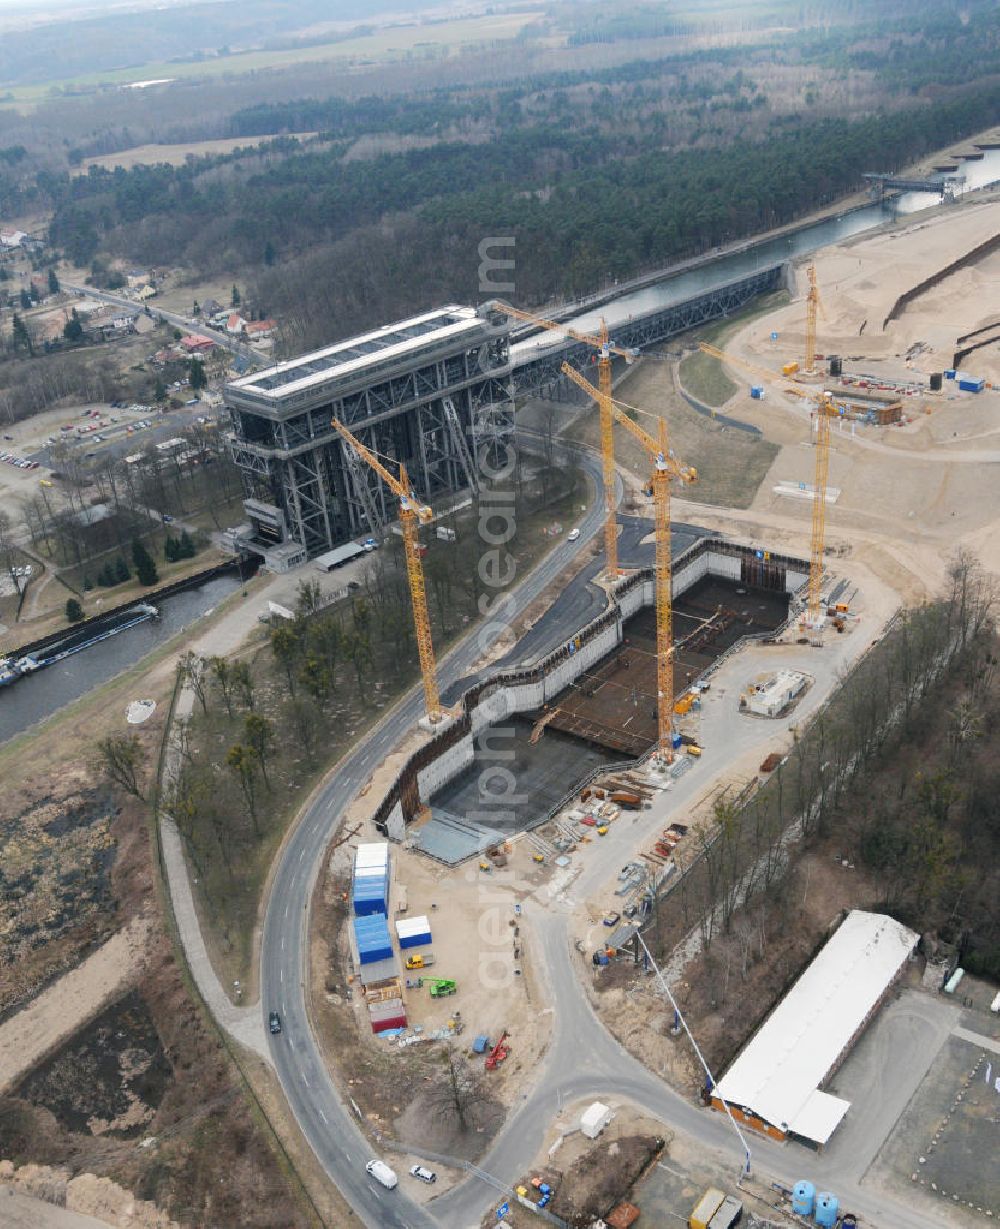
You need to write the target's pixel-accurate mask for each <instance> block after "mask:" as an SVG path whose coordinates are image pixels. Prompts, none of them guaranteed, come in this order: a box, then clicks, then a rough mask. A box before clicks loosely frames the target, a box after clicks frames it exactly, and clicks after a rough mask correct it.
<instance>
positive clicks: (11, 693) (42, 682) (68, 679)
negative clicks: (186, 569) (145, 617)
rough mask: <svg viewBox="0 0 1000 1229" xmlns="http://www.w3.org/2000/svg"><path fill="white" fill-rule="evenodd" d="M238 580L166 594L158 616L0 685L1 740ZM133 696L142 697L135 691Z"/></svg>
mask: <svg viewBox="0 0 1000 1229" xmlns="http://www.w3.org/2000/svg"><path fill="white" fill-rule="evenodd" d="M241 583H242V582H241V581H240V578H239V577H238V576H236V575H232V576H217V577H215V578H214V579H212V580H208V581H206V582H205V583H204V584H203V585H199V586H198V587H197V588H195V589H186V590H185V591H184V592H182V593H175V594H173V595H172V596H170V597H165V598H163V599H162V600H161V601H157V602H156V603H155V604H156V607H157V609H158V610H159V611H160V618H159V619H153V620H150V621H149V622H146V623H140V624H138V625H137V626H135V627H130V628H128V629H127V630H126V631H123V632H119V633H118V635H117V636H112V637H111V638H110V639H109V640H103V641H101V642H100V643H99V644H94V645H91V646H90V647H89V648H86V649H83V650H82V651H81V652H79V653H74V654H73V656H72V657H67V658H66V659H65V660H63V661H60V662H56V663H55V665H52V666H47V667H46V668H45V669H43V670H39V671H38V673H37V674H29V675H26V676H25V677H24V678H22V679H19V680H18V681H17V682H16V683H13V684H12V685H11V686H9V687H4V688H2V689H0V743H2V742H6V741H7V739H9V738H13V736H14V735H15V734H19V733H21V731H22V730H26V729H27V728H28V727H29V726H31V725H34V724H35V722H36V721H42V720H43V719H44V718H46V717H50V716H51V715H52V714H53V713H55V712H57V711H58V710H59V709H60V708H62V707H63V705H65V704H69V703H71V702H72V701H73V700H77V699H79V697H80V696H83V695H86V693H87V692H88V691H90V690H91V689H92V688H94V687H99V686H100V685H101V684H102V683H106V682H107V681H108V680H109V679H111V678H113V677H114V676H115V675H116V674H120V673H121V671H122V670H127V669H128V667H129V666H133V665H135V663H136V662H137V661H140V660H141V659H142V658H143V657H145V656H146V654H147V653H151V652H152V651H153V649H155V648H157V647H158V646H159V645H161V644H163V643H164V641H166V640H169V639H170V637H171V636H174V635H176V634H177V632H179V631H183V630H184V628H186V627H189V626H190V625H191V624H192V623H194V622H195V620H196V619H200V618H201V617H202V616H203V615H206V614H208V613H209V612H210V611H211V610H214V608H215V607H216V606H218V604H219V602H221V601H222V599H223V598H224V597H227V596H228V595H229V594H230V593H232V592H233V590H234V589H238V588H239V587H240V585H241ZM133 698H134V699H140V698H141V697H140V696H139V695H138V694H137V695H136V696H135V697H133ZM123 715H124V713H123Z"/></svg>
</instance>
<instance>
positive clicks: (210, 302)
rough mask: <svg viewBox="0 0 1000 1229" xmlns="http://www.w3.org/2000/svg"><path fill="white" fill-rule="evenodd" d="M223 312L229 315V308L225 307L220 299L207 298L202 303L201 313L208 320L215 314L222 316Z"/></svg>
mask: <svg viewBox="0 0 1000 1229" xmlns="http://www.w3.org/2000/svg"><path fill="white" fill-rule="evenodd" d="M223 312H225V313H226V315H227V316H228V315H229V312H228V311H227V309H226V308H225V307H223V305H222V304H221V303H220V302H219V300H218V299H206V300H205V302H204V303H202V305H201V314H202V316H203V317H204V319H206V320H211V319H212V317H213V316H220V315H222V313H223Z"/></svg>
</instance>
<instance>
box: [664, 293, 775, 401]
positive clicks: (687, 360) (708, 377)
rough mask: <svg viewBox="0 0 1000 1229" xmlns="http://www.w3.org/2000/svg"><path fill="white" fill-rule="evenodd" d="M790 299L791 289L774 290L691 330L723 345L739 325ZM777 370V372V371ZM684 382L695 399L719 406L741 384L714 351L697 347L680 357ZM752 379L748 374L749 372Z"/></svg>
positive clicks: (701, 338)
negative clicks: (732, 315) (732, 314)
mask: <svg viewBox="0 0 1000 1229" xmlns="http://www.w3.org/2000/svg"><path fill="white" fill-rule="evenodd" d="M787 302H788V292H787V291H786V290H779V291H777V292H776V293H774V294H769V295H765V296H764V297H763V298H760V299H758V300H757V301H756V302H755V303H754V304H753V306H752V307H749V308H747V310H746V311H742V312H740V313H739V315H737V316H736V317H735V318H733V319H731V320H719V321H717V322H716V323H715V324H710V325H707V326H706V327H705V328H703V329H698V330H696V331H695V332H694V333H693V334H691V337H692V340H693V341H696V342H698V341H707V342H708V343H709V345H712V346H716V347H718V348H719V349H722V348H723V346H724V343H725V340H726V338H727V337H730V336H731V335H732V334H733V333H735V332H736V331H737V330H738V329H741V328H743V327H744V325H747V324H749V323H750V321H751V320H754V319H756V317H758V316H763V315H765V314H766V313H767V312H773V311H774V310H775V309H776V308H778V307H784V305H785V304H786V303H787ZM777 374H778V373H777V372H776V373H775V375H777ZM680 378H681V384H683V386H684V388H685V389H686V390H687V392H689V393H690V394H691V396H692V397H694V398H695V399H696V400H698V401H700V402H702V403H703V404H704V405H710V406H712V408H713V409H718V408H719V407H720V406H723V405H725V404H726V402H727V401H728V400H729V398H730V397H732V396H733V395H734V393H736V392H738V391H739V385H738V384H736V383H734V382H733V380H732V379H731V378H730V376H729V374H728V372H727V371H726V369H725V368H724V367H723V365H722V363H721V362H720V361H719V360H718V359H717V358H713V357H712V355H711V354H702V353H701V351H697V352H696V353H694V354H688V355H686V356H685V357H684V358H683V359H681V366H680ZM748 379H749V375H748Z"/></svg>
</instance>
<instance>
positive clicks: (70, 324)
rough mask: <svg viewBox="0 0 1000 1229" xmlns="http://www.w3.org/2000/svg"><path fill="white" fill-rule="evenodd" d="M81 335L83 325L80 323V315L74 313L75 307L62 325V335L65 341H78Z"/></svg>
mask: <svg viewBox="0 0 1000 1229" xmlns="http://www.w3.org/2000/svg"><path fill="white" fill-rule="evenodd" d="M82 336H83V325H82V324H81V323H80V317H79V316H78V315H77V314H76V308H75V307H74V308H73V314H72V315H71V316H70V318H69V319H68V320H67V321H66V323H65V324H64V325H63V337H65V338H66V340H67V341H74V342H75V341H79V340H80V338H81V337H82Z"/></svg>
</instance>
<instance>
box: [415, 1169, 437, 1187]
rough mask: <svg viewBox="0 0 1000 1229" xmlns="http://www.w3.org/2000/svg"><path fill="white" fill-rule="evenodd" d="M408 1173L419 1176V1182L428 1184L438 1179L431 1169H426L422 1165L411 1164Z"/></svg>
mask: <svg viewBox="0 0 1000 1229" xmlns="http://www.w3.org/2000/svg"><path fill="white" fill-rule="evenodd" d="M410 1173H411V1174H413V1176H414V1177H415V1178H419V1179H420V1181H421V1182H427V1183H428V1184H429V1183H431V1182H436V1181H437V1180H438V1176H437V1174H436V1173H435V1172H434V1171H433V1170H432V1169H427V1168H426V1167H425V1166H423V1165H411V1166H410Z"/></svg>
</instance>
